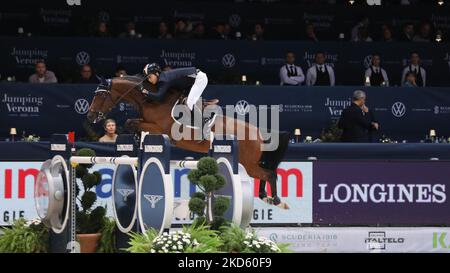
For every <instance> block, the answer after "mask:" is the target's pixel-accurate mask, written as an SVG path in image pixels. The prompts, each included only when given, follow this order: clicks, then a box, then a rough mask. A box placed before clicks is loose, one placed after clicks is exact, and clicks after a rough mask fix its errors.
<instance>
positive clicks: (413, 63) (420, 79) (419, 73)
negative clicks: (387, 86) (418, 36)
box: [402, 52, 427, 87]
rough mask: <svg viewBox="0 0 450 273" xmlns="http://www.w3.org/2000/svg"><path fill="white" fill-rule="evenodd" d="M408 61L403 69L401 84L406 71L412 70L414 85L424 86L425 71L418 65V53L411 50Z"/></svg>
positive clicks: (404, 78) (403, 81)
mask: <svg viewBox="0 0 450 273" xmlns="http://www.w3.org/2000/svg"><path fill="white" fill-rule="evenodd" d="M409 63H410V64H409V65H408V66H407V67H405V68H404V69H403V74H402V85H404V83H405V80H406V74H408V72H414V73H415V74H416V85H417V86H419V87H425V86H426V79H427V78H426V77H427V72H426V70H425V69H424V68H423V67H421V66H420V57H419V53H417V52H412V53H411V55H410V60H409Z"/></svg>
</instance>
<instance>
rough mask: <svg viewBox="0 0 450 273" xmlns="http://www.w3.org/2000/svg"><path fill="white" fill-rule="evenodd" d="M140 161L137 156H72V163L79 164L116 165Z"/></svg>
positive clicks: (132, 163)
mask: <svg viewBox="0 0 450 273" xmlns="http://www.w3.org/2000/svg"><path fill="white" fill-rule="evenodd" d="M137 161H138V159H137V157H104V156H72V157H70V162H71V163H78V164H107V163H110V164H116V165H121V164H123V165H125V164H128V165H134V164H136V163H137Z"/></svg>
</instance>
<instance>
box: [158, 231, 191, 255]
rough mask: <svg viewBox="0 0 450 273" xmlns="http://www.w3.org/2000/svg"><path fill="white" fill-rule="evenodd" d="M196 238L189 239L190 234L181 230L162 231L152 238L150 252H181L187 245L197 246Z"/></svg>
mask: <svg viewBox="0 0 450 273" xmlns="http://www.w3.org/2000/svg"><path fill="white" fill-rule="evenodd" d="M198 245H199V243H198V242H197V240H195V239H194V240H192V241H191V234H189V233H185V232H183V231H181V230H180V231H171V232H169V233H167V232H164V233H163V234H162V235H159V236H157V237H156V238H155V239H153V246H152V248H151V249H150V252H151V253H183V252H184V250H185V249H186V248H188V247H195V246H198Z"/></svg>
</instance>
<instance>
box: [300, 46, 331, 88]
mask: <svg viewBox="0 0 450 273" xmlns="http://www.w3.org/2000/svg"><path fill="white" fill-rule="evenodd" d="M314 59H315V64H314V65H313V66H311V67H310V68H309V69H308V72H307V73H306V85H308V86H312V85H314V86H334V84H335V77H334V70H333V68H332V67H331V66H329V65H327V64H325V60H326V56H325V53H323V52H317V53H316V55H315V57H314Z"/></svg>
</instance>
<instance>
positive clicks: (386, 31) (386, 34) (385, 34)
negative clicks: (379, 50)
mask: <svg viewBox="0 0 450 273" xmlns="http://www.w3.org/2000/svg"><path fill="white" fill-rule="evenodd" d="M381 36H382V41H383V42H393V41H394V38H393V37H392V29H391V28H390V27H388V26H385V27H384V28H383V29H382V31H381Z"/></svg>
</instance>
